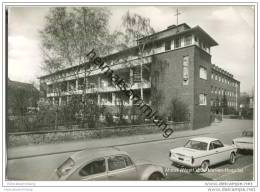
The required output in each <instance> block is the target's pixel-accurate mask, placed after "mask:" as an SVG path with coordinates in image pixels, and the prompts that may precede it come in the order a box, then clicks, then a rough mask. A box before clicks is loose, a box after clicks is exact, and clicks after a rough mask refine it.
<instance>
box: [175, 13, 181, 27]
mask: <svg viewBox="0 0 260 192" xmlns="http://www.w3.org/2000/svg"><path fill="white" fill-rule="evenodd" d="M180 14H181V12H179V9H178V8H177V10H176V14H175V16H176V20H177V21H176V24H177V32H179V30H178V25H179V15H180Z"/></svg>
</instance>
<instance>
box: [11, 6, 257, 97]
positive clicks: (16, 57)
mask: <svg viewBox="0 0 260 192" xmlns="http://www.w3.org/2000/svg"><path fill="white" fill-rule="evenodd" d="M108 8H109V9H110V10H111V13H112V15H111V18H110V22H109V28H110V30H111V31H113V30H116V29H117V30H118V29H122V26H121V23H122V22H121V18H122V16H123V15H124V14H125V13H126V11H128V10H129V11H130V12H131V13H137V14H140V15H142V16H145V17H149V18H150V23H151V26H152V27H153V28H154V29H155V31H160V30H163V29H166V28H167V27H168V26H170V25H173V24H176V16H175V14H176V9H177V8H178V9H179V11H180V12H181V15H179V23H187V24H188V25H190V26H191V27H194V26H197V25H199V26H200V27H202V28H203V29H204V30H205V31H206V32H207V33H208V34H209V35H210V36H212V37H213V38H214V39H215V40H216V41H217V42H218V44H219V45H218V46H216V47H212V48H211V55H212V63H213V64H216V65H218V66H219V67H221V68H223V69H225V70H227V71H229V72H230V73H232V74H233V75H234V77H235V78H236V79H237V80H239V81H240V86H241V92H244V91H246V92H251V91H252V88H253V87H254V46H255V44H254V31H255V29H254V8H253V7H251V6H193V7H191V6H183V7H182V6H178V7H177V6H116V7H112V6H111V7H108ZM48 11H49V7H11V8H10V9H9V22H8V30H9V31H8V77H9V78H10V79H11V80H15V81H21V82H29V83H31V82H36V83H37V81H38V79H37V77H39V76H41V75H43V74H44V71H42V70H41V65H42V56H41V51H40V38H39V30H41V29H42V28H43V26H44V25H45V19H44V17H45V16H46V15H47V14H48Z"/></svg>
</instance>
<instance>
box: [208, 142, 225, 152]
mask: <svg viewBox="0 0 260 192" xmlns="http://www.w3.org/2000/svg"><path fill="white" fill-rule="evenodd" d="M220 147H224V145H223V144H222V143H221V142H220V141H219V140H216V141H212V142H211V143H210V145H209V150H212V149H217V148H220Z"/></svg>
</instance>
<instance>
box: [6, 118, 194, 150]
mask: <svg viewBox="0 0 260 192" xmlns="http://www.w3.org/2000/svg"><path fill="white" fill-rule="evenodd" d="M168 127H169V128H172V129H173V130H174V131H178V130H186V129H190V128H191V125H190V122H171V123H169V124H168ZM159 132H161V130H160V128H158V127H157V126H156V125H154V124H143V125H128V126H117V127H102V128H92V129H91V128H88V129H69V130H67V129H66V130H47V131H30V132H15V133H8V137H7V142H8V146H9V147H11V146H19V145H30V144H44V143H59V142H64V141H71V140H84V139H94V138H105V137H115V136H129V135H141V134H150V133H159Z"/></svg>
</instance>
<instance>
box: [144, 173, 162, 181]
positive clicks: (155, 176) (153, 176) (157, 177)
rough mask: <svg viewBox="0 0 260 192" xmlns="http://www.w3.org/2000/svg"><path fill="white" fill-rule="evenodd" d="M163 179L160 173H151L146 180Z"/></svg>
mask: <svg viewBox="0 0 260 192" xmlns="http://www.w3.org/2000/svg"><path fill="white" fill-rule="evenodd" d="M163 179H164V176H163V175H162V174H161V173H153V174H152V175H150V177H149V178H148V180H163Z"/></svg>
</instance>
